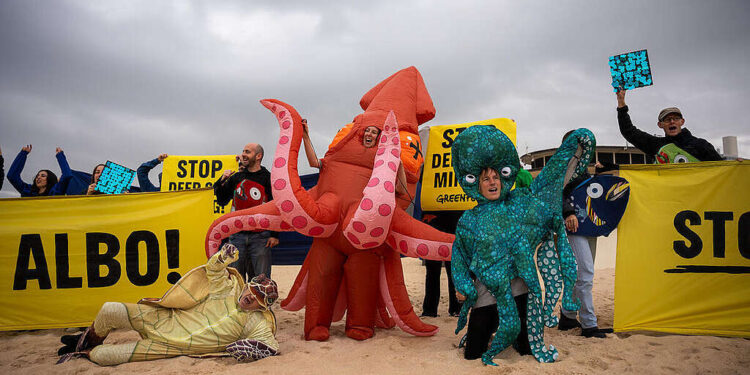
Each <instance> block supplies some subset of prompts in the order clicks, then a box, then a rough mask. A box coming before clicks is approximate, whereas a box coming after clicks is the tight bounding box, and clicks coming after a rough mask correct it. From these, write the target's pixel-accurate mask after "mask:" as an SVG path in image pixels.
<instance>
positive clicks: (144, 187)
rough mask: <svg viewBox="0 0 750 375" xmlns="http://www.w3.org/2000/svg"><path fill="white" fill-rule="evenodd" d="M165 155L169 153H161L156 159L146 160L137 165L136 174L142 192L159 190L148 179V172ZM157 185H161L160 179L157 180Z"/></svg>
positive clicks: (161, 160) (165, 156)
mask: <svg viewBox="0 0 750 375" xmlns="http://www.w3.org/2000/svg"><path fill="white" fill-rule="evenodd" d="M167 156H169V155H167V154H161V155H159V156H158V157H157V158H156V159H154V160H151V161H147V162H145V163H143V164H141V166H140V167H138V169H137V170H136V174H137V175H138V185H139V186H140V187H141V191H142V192H149V191H159V188H158V187H156V186H154V184H152V183H151V180H149V179H148V172H150V171H151V170H152V169H154V167H156V166H157V165H159V164H160V163H161V162H163V161H164V159H166V158H167ZM159 185H161V180H160V181H159Z"/></svg>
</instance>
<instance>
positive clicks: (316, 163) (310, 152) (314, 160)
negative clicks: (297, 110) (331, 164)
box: [302, 119, 320, 169]
mask: <svg viewBox="0 0 750 375" xmlns="http://www.w3.org/2000/svg"><path fill="white" fill-rule="evenodd" d="M302 143H304V144H305V155H307V162H308V163H310V166H311V167H313V168H318V169H320V159H318V156H317V155H315V148H313V145H312V142H311V141H310V134H309V129H308V127H307V119H302Z"/></svg>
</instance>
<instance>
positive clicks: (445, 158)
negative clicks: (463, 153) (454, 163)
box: [442, 152, 451, 168]
mask: <svg viewBox="0 0 750 375" xmlns="http://www.w3.org/2000/svg"><path fill="white" fill-rule="evenodd" d="M442 165H443V168H448V167H450V166H451V153H450V152H445V153H443V164H442Z"/></svg>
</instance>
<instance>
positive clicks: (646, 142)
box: [617, 89, 723, 161]
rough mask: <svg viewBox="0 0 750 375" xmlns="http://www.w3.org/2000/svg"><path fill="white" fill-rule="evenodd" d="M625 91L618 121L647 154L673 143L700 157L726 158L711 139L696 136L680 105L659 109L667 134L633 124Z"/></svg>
mask: <svg viewBox="0 0 750 375" xmlns="http://www.w3.org/2000/svg"><path fill="white" fill-rule="evenodd" d="M625 91H626V90H624V89H622V90H620V91H618V92H617V122H618V124H619V125H620V133H621V134H622V136H623V137H625V139H626V140H627V141H628V142H630V143H632V144H633V145H634V146H635V147H638V148H639V149H640V150H641V151H643V152H645V153H646V155H649V156H651V157H655V156H656V155H657V154H658V153H659V149H661V148H662V147H663V146H665V145H668V144H670V143H672V144H674V145H675V146H677V147H679V148H681V149H682V150H684V151H685V152H687V153H688V154H690V155H692V156H693V157H695V158H696V159H698V160H700V161H714V160H723V159H722V158H721V155H719V153H718V152H716V149H715V148H714V147H713V146H712V145H711V143H709V142H708V141H706V140H705V139H702V138H698V137H694V136H693V135H692V134H691V133H690V131H689V130H687V129H684V128H683V127H682V126H683V125H685V119H684V118H682V112H681V111H680V109H679V108H677V107H669V108H664V109H663V110H662V111H661V112H659V118H658V119H659V121H658V122H657V125H658V126H659V127H660V128H661V129H662V130H664V137H658V136H655V135H651V134H648V133H646V132H644V131H641V130H639V129H638V128H636V127H635V126H633V122H632V121H631V120H630V115H628V106H627V105H626V104H625Z"/></svg>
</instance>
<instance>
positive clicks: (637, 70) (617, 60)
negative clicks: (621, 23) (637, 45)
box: [609, 49, 654, 91]
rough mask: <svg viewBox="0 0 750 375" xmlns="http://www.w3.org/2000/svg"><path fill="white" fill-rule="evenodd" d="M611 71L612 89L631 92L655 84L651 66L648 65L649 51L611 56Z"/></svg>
mask: <svg viewBox="0 0 750 375" xmlns="http://www.w3.org/2000/svg"><path fill="white" fill-rule="evenodd" d="M609 70H610V72H611V73H612V87H614V89H615V91H618V90H619V88H620V87H622V88H623V89H625V90H631V89H635V88H638V87H643V86H651V85H653V84H654V81H653V79H652V78H651V66H650V65H649V63H648V51H646V50H645V49H644V50H640V51H635V52H628V53H623V54H622V55H616V56H610V58H609Z"/></svg>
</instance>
